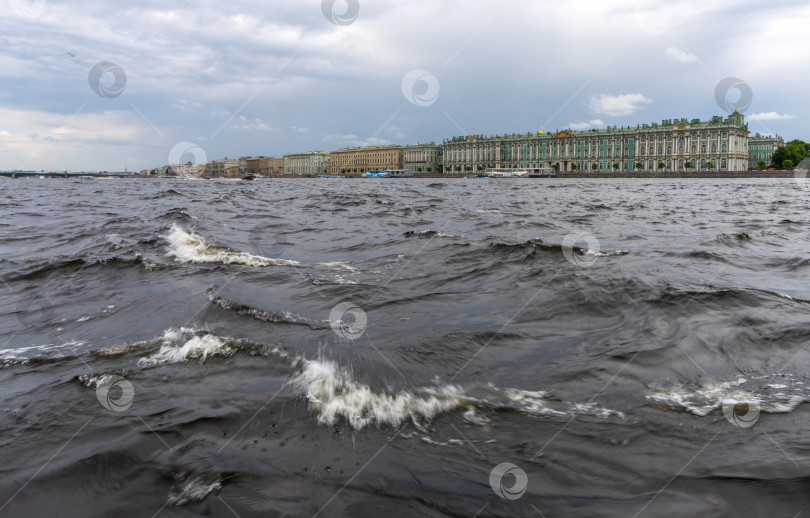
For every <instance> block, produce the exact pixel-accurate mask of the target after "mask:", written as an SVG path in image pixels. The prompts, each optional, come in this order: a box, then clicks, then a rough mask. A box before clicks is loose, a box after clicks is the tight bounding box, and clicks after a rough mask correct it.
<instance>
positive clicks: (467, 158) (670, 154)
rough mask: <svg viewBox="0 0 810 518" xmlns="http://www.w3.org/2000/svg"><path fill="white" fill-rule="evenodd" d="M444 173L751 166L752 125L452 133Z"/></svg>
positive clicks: (740, 121)
mask: <svg viewBox="0 0 810 518" xmlns="http://www.w3.org/2000/svg"><path fill="white" fill-rule="evenodd" d="M442 148H443V159H444V170H445V172H448V173H449V172H453V173H464V172H479V171H484V170H486V169H488V168H506V169H509V168H511V169H522V168H540V169H549V168H553V169H556V170H558V171H560V172H572V171H582V172H594V171H596V172H629V171H643V172H659V171H660V172H667V171H688V170H698V171H706V170H716V171H745V170H747V169H748V160H749V150H748V126H747V124H745V121H744V117H743V115H742V114H741V113H739V112H737V111H735V112H734V113H732V114H731V115H729V116H728V117H726V118H723V117H720V116H714V117H712V118H711V119H710V120H708V121H701V120H700V119H692V120H687V119H665V120H663V121H661V124H657V123H652V124H642V125H638V126H636V127H634V128H633V127H627V128H625V127H617V126H609V127H607V128H605V129H592V130H584V131H572V130H562V131H557V132H554V133H543V132H542V131H541V132H538V133H535V134H532V133H526V134H512V135H504V136H494V137H492V136H491V137H485V136H483V135H474V136H465V137H453V138H452V139H450V140H445V141H444V143H443V146H442Z"/></svg>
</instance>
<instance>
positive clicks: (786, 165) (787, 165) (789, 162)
mask: <svg viewBox="0 0 810 518" xmlns="http://www.w3.org/2000/svg"><path fill="white" fill-rule="evenodd" d="M782 168H783V169H793V160H791V159H789V158H788V159H787V160H783V161H782Z"/></svg>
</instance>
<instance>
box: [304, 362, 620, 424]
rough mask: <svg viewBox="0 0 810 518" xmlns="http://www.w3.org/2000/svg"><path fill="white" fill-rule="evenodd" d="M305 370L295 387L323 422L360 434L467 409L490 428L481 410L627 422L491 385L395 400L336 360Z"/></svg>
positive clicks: (595, 409)
mask: <svg viewBox="0 0 810 518" xmlns="http://www.w3.org/2000/svg"><path fill="white" fill-rule="evenodd" d="M298 362H300V363H301V364H302V365H303V367H302V369H301V371H300V373H299V374H297V375H296V376H295V377H294V378H293V379H292V381H291V384H292V385H293V386H294V387H296V388H297V389H298V390H301V391H302V392H303V393H304V395H305V396H306V398H307V401H308V402H309V407H310V409H311V410H313V411H315V412H317V413H318V422H319V423H322V424H328V425H334V424H335V423H336V422H337V421H338V420H340V419H345V420H346V421H347V422H348V423H349V425H350V426H351V427H352V428H354V429H356V430H361V429H363V428H365V427H367V426H371V425H374V426H377V427H379V426H381V425H388V426H394V427H396V426H399V425H400V424H402V423H403V422H405V421H406V420H410V421H411V422H412V423H413V424H414V425H415V426H416V427H417V428H419V429H425V425H427V424H429V423H430V422H431V421H432V420H433V419H434V418H435V417H437V416H438V415H440V414H442V413H445V412H449V411H452V410H456V409H461V408H465V409H466V412H465V413H464V419H465V420H467V421H469V422H473V423H478V424H481V425H486V424H488V423H489V422H490V420H489V419H488V418H486V417H485V416H481V415H480V414H478V413H477V412H476V410H496V411H510V412H516V413H520V414H526V415H531V416H573V415H589V416H593V417H597V418H603V419H604V418H609V417H617V418H620V419H625V415H624V414H623V413H622V412H619V411H616V410H611V409H608V408H604V407H602V406H601V405H600V404H598V403H593V402H588V403H566V402H552V401H551V400H550V399H549V397H548V394H547V393H546V392H543V391H529V390H520V389H514V388H506V389H502V388H498V387H496V386H494V385H492V384H489V385H486V386H483V387H473V388H471V389H468V390H465V389H464V388H462V387H461V386H460V385H452V384H439V383H438V382H437V383H436V384H435V385H433V386H422V387H416V388H413V389H410V390H402V391H400V392H397V393H396V394H388V393H384V392H375V391H374V390H373V389H372V388H371V387H370V386H368V385H366V384H364V383H360V382H358V381H355V380H354V379H353V377H352V372H351V370H350V369H346V368H341V367H339V366H338V365H337V364H336V363H335V362H333V361H331V360H325V359H318V360H306V359H298Z"/></svg>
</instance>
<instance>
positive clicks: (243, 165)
mask: <svg viewBox="0 0 810 518" xmlns="http://www.w3.org/2000/svg"><path fill="white" fill-rule="evenodd" d="M247 161H248V157H246V156H240V157H239V166H238V167H239V174H241V175H245V174H247Z"/></svg>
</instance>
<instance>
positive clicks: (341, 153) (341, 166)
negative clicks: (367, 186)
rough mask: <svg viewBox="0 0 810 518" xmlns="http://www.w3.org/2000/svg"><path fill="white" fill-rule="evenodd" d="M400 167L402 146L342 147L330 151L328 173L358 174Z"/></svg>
mask: <svg viewBox="0 0 810 518" xmlns="http://www.w3.org/2000/svg"><path fill="white" fill-rule="evenodd" d="M385 169H402V146H373V147H358V148H344V149H339V150H338V151H332V153H331V155H330V158H329V174H333V175H343V174H360V173H364V172H368V171H374V170H385Z"/></svg>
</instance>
